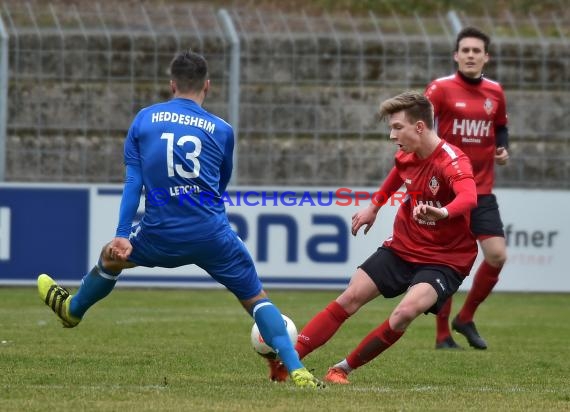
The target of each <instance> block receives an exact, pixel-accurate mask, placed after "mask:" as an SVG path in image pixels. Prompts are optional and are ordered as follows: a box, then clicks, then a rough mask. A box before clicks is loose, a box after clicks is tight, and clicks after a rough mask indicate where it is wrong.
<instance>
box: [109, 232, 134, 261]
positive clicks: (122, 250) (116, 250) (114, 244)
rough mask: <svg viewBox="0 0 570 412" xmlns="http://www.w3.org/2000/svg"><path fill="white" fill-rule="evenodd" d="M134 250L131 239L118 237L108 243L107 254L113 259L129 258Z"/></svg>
mask: <svg viewBox="0 0 570 412" xmlns="http://www.w3.org/2000/svg"><path fill="white" fill-rule="evenodd" d="M132 251H133V246H132V245H131V242H130V241H129V239H126V238H124V237H116V238H114V239H113V240H111V242H110V243H109V244H108V245H107V254H108V256H109V257H110V258H111V259H113V260H123V261H124V260H127V259H128V258H129V256H130V255H131V252H132Z"/></svg>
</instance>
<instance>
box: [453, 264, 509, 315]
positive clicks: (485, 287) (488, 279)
mask: <svg viewBox="0 0 570 412" xmlns="http://www.w3.org/2000/svg"><path fill="white" fill-rule="evenodd" d="M501 269H502V267H499V268H496V267H493V266H491V265H489V264H488V263H487V262H485V261H483V263H481V266H479V269H478V270H477V273H476V274H475V279H473V285H472V286H471V289H470V290H469V293H468V294H467V299H465V303H464V304H463V307H462V308H461V311H460V312H459V314H458V315H457V317H458V320H459V322H461V323H467V322H471V321H472V320H473V315H474V314H475V311H476V310H477V307H478V306H479V305H480V304H481V303H482V302H483V301H484V300H485V299H486V298H487V296H489V295H490V294H491V291H492V290H493V287H495V285H496V284H497V282H498V281H499V273H501Z"/></svg>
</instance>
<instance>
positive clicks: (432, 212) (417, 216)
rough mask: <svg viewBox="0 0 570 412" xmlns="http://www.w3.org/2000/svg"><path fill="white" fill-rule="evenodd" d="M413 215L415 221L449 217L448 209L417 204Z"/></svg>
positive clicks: (429, 220)
mask: <svg viewBox="0 0 570 412" xmlns="http://www.w3.org/2000/svg"><path fill="white" fill-rule="evenodd" d="M412 217H413V218H414V220H415V221H419V220H424V221H426V222H437V221H438V220H441V219H445V218H446V217H447V210H444V209H443V208H439V207H433V206H428V205H417V206H416V207H414V210H413V211H412Z"/></svg>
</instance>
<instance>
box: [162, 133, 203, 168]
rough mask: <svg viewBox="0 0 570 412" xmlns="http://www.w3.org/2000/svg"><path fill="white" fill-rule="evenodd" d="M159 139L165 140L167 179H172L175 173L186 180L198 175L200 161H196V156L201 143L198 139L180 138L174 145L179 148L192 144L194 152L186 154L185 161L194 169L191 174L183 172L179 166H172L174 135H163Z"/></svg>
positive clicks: (200, 148) (192, 137)
mask: <svg viewBox="0 0 570 412" xmlns="http://www.w3.org/2000/svg"><path fill="white" fill-rule="evenodd" d="M160 138H161V139H165V140H166V166H167V168H168V177H173V176H174V172H175V171H176V173H177V174H178V175H179V176H182V177H184V178H187V179H191V178H193V177H198V176H199V175H200V161H199V160H198V156H199V155H200V152H201V151H202V142H201V141H200V139H198V138H197V137H196V136H182V137H181V138H180V139H178V140H177V141H176V144H177V145H178V146H180V147H182V146H184V143H188V142H192V143H194V151H193V152H186V159H187V160H190V161H191V162H192V166H193V169H194V170H193V171H192V172H189V171H188V170H185V169H184V167H182V165H181V164H174V133H163V134H162V136H160Z"/></svg>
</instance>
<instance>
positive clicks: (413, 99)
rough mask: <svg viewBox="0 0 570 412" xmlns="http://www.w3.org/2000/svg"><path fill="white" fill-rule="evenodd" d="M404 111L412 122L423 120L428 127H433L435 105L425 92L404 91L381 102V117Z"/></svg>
mask: <svg viewBox="0 0 570 412" xmlns="http://www.w3.org/2000/svg"><path fill="white" fill-rule="evenodd" d="M401 111H403V112H404V113H405V114H406V118H407V119H408V121H410V123H413V122H417V121H418V120H421V121H423V122H424V123H425V125H426V127H427V128H428V129H433V106H432V104H431V102H430V101H429V100H428V98H427V97H425V96H424V95H423V94H421V93H418V92H412V91H408V92H404V93H402V94H399V95H397V96H395V97H392V98H391V99H388V100H384V101H383V102H382V103H381V104H380V110H379V113H380V117H381V118H385V117H386V116H388V115H390V114H394V113H397V112H401Z"/></svg>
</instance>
